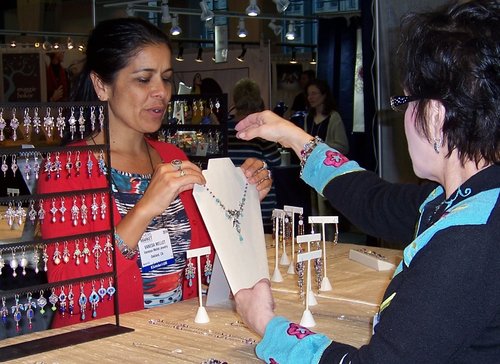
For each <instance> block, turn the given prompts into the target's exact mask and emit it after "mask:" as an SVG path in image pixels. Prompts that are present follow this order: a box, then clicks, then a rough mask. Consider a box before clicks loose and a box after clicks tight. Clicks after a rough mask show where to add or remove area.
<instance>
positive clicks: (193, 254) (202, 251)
mask: <svg viewBox="0 0 500 364" xmlns="http://www.w3.org/2000/svg"><path fill="white" fill-rule="evenodd" d="M211 251H212V249H211V248H210V246H205V247H202V248H197V249H190V250H188V251H187V252H186V258H187V259H189V258H196V273H197V274H196V275H197V276H198V300H199V304H200V306H199V307H198V312H197V313H196V317H195V318H194V322H196V323H198V324H206V323H207V322H210V318H209V317H208V313H207V310H206V309H205V307H203V300H202V293H201V267H200V257H201V256H202V255H208V254H210V253H211Z"/></svg>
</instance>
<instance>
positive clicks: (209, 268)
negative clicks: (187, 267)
mask: <svg viewBox="0 0 500 364" xmlns="http://www.w3.org/2000/svg"><path fill="white" fill-rule="evenodd" d="M212 268H213V267H212V262H211V261H210V255H208V254H207V260H206V262H205V267H204V269H203V271H204V274H205V278H206V280H207V284H208V283H210V277H211V276H212Z"/></svg>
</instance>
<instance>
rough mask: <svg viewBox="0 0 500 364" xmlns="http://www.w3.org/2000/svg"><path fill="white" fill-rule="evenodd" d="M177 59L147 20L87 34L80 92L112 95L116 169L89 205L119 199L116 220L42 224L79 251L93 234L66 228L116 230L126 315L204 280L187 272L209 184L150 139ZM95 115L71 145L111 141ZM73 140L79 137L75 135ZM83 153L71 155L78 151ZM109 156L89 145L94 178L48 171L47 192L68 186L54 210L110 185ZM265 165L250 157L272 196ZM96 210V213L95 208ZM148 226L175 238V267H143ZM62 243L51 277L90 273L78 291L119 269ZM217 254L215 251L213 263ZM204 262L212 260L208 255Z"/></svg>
mask: <svg viewBox="0 0 500 364" xmlns="http://www.w3.org/2000/svg"><path fill="white" fill-rule="evenodd" d="M171 58H172V49H171V44H170V40H169V38H168V37H167V35H165V33H164V32H162V31H161V30H160V29H158V28H157V27H156V26H154V25H153V24H151V23H150V22H148V21H146V20H144V19H141V18H133V17H130V18H117V19H110V20H105V21H102V22H101V23H99V24H98V25H97V26H96V27H95V28H94V30H93V31H92V32H91V34H90V36H89V39H88V42H87V50H86V62H85V65H84V67H83V70H82V72H81V74H80V76H79V79H78V83H77V86H76V88H75V90H74V94H73V100H77V101H79V102H81V101H86V102H97V101H98V100H101V101H106V102H107V107H108V117H109V148H110V161H111V165H109V166H106V171H107V173H109V174H110V176H109V179H110V182H111V191H112V195H111V196H110V197H111V198H109V196H107V194H106V193H102V194H98V195H95V194H94V195H92V194H90V195H83V197H84V198H85V201H86V204H87V206H90V205H91V204H95V203H97V204H101V203H102V202H104V203H106V201H111V206H106V209H105V211H107V213H111V212H113V213H114V214H113V221H114V224H115V226H109V220H108V219H100V218H96V219H90V218H88V219H87V221H86V223H83V222H80V220H76V224H74V222H75V221H74V219H73V218H69V217H68V216H67V217H66V219H65V220H63V219H61V220H62V221H55V222H53V223H50V222H48V223H44V224H42V225H41V233H42V237H43V238H44V239H53V238H58V237H61V236H64V237H65V243H64V244H68V246H71V247H75V248H74V251H75V252H76V251H77V249H76V248H78V249H79V251H83V250H84V248H85V244H88V246H87V248H88V249H90V250H92V249H93V247H94V244H95V242H94V239H90V240H89V241H86V239H77V240H74V241H73V240H71V239H67V236H73V235H79V234H88V233H92V232H99V231H106V230H109V229H114V240H115V247H114V248H115V251H116V252H117V254H116V266H115V269H116V272H117V279H118V282H117V283H118V289H119V295H118V297H119V298H118V300H119V308H120V312H121V313H124V312H129V311H135V310H139V309H143V308H150V307H155V306H159V305H165V304H169V303H174V302H178V301H180V300H183V299H188V298H191V297H195V296H196V295H197V279H193V280H189V279H188V278H187V277H186V275H185V268H186V265H187V263H188V260H187V259H186V251H187V250H188V249H193V248H199V247H203V246H208V245H210V244H211V241H210V238H209V236H208V233H207V231H206V229H205V226H204V224H203V221H202V219H201V216H200V214H199V212H198V209H197V206H196V204H195V202H194V198H193V196H192V191H191V189H192V187H193V185H194V184H195V183H197V184H204V183H205V179H204V177H203V175H202V173H201V170H200V169H199V168H198V167H197V166H196V165H195V164H193V163H191V162H189V161H188V159H187V158H186V156H185V154H184V153H183V152H182V151H181V150H180V149H179V148H177V147H176V146H174V145H171V144H168V143H164V142H160V141H157V140H154V139H152V138H150V137H149V135H151V134H152V133H154V132H156V131H157V130H158V129H159V128H160V127H161V125H162V120H163V117H164V115H165V112H166V109H167V105H168V103H169V101H170V97H171V95H172V83H173V69H172V63H171ZM96 112H97V111H96ZM90 119H91V117H89V116H88V115H87V117H86V118H85V120H86V123H87V125H86V127H85V133H84V135H83V138H82V140H81V141H80V140H79V141H78V142H72V143H70V144H69V145H70V146H72V147H76V148H78V147H84V148H85V147H89V146H92V145H103V144H105V143H106V135H105V131H104V130H100V128H96V130H95V131H92V129H91V125H90ZM68 132H69V131H68ZM65 140H70V137H69V135H68V136H67V137H66V138H65ZM85 150H87V151H88V152H86V151H85ZM75 154H76V152H74V153H73V159H72V162H75V158H77V156H76V155H75ZM102 154H103V152H102V151H99V150H98V149H97V150H93V149H90V148H87V149H84V151H82V152H81V156H80V158H81V161H83V162H82V163H85V165H86V166H87V168H89V167H88V163H89V162H90V163H91V166H94V167H92V168H93V173H92V175H91V176H87V172H82V173H81V174H80V175H77V174H76V172H75V171H74V170H73V175H71V176H70V177H68V178H54V177H52V178H46V177H47V176H45V175H42V176H41V177H40V179H39V181H38V182H39V184H38V192H39V193H56V192H57V193H61V192H62V193H64V192H68V195H64V196H63V197H61V200H60V201H59V197H58V199H57V201H55V199H52V200H50V199H49V200H45V201H44V209H45V210H46V211H50V210H51V208H54V206H55V204H56V202H57V204H58V205H57V206H59V205H62V203H63V202H64V206H67V209H68V210H70V209H71V208H72V206H75V205H76V207H78V206H79V205H83V202H82V196H81V193H82V192H81V191H85V190H89V189H97V188H105V187H106V186H108V182H107V181H108V178H107V176H106V173H103V171H99V170H98V169H97V166H98V165H99V164H100V162H103V163H106V161H105V160H104V156H103V155H102ZM58 157H59V158H60V159H59V161H60V163H61V165H62V166H66V165H67V164H66V163H67V162H68V161H69V160H70V158H71V157H72V156H71V154H68V153H61V155H60V156H58ZM261 167H262V161H259V160H256V159H249V160H247V161H246V162H245V163H244V164H243V166H242V169H243V171H244V173H245V175H246V176H247V177H248V181H249V183H250V184H254V185H256V186H257V190H258V191H259V194H260V197H261V198H264V196H265V195H266V193H267V192H268V191H269V189H270V188H271V180H270V176H269V174H268V173H267V170H266V169H262V168H261ZM82 168H83V167H82ZM91 171H92V170H91ZM74 191H80V194H77V196H76V197H75V196H74V195H73V196H72V195H71V194H69V192H74ZM88 209H89V211H90V207H88ZM61 213H62V212H61ZM66 214H67V215H68V214H69V212H66ZM54 216H55V214H54ZM77 217H78V215H77ZM145 233H151V239H152V241H153V242H158V241H159V240H158V239H159V238H158V237H157V236H158V235H161V236H162V237H164V236H166V235H168V236H169V239H170V244H169V246H168V247H164V248H163V250H162V251H161V252H162V253H163V255H164V256H166V257H168V256H173V259H172V261H170V260H169V261H168V265H161V266H160V267H157V268H155V267H151V268H152V269H151V270H150V271H147V269H143V268H144V267H143V265H142V262H143V260H142V258H143V257H144V254H143V251H141V246H142V247H144V244H142V245H141V241H145V239H146V237H147V236H148V235H149V234H146V235H145ZM97 239H98V240H99V241H98V243H99V244H100V246H101V247H103V246H105V244H106V243H107V242H108V239H109V237H106V236H98V237H97ZM160 240H161V239H160ZM77 244H79V245H77ZM58 249H60V250H58ZM63 249H64V247H63V246H62V245H61V246H60V247H59V246H58V244H48V246H47V254H48V256H49V257H51V261H50V264H49V267H48V271H47V274H48V280H49V282H60V281H64V280H68V279H82V280H83V283H81V285H79V284H74V285H73V286H74V287H73V289H74V291H75V292H74V294H75V296H76V297H78V295H79V294H80V292H83V293H84V294H86V295H89V294H90V292H91V291H94V290H97V289H98V288H99V287H100V286H106V287H107V286H108V281H107V280H106V282H103V281H101V282H87V281H85V278H84V277H88V276H92V275H95V274H98V273H104V272H109V271H110V270H111V269H112V268H111V267H109V266H108V265H107V264H105V263H104V262H102V263H101V265H100V268H99V269H97V268H96V265H95V264H84V263H83V262H80V264H75V263H74V262H71V264H57V262H56V260H57V259H56V258H57V257H58V256H59V255H60V251H61V250H63ZM213 253H214V250H213V249H212V255H211V258H210V259H211V260H212V261H213ZM102 255H103V256H104V252H103V253H102ZM52 258H53V259H52ZM52 260H53V262H52ZM82 260H83V257H82ZM52 263H53V264H52ZM202 264H203V265H204V264H205V257H203V263H202ZM115 283H116V282H115ZM69 289H70V288H69V287H66V291H65V292H64V293H65V294H69V292H68V290H69ZM57 294H60V292H59V291H58V292H57ZM112 303H113V300H103V301H101V302H100V303H99V305H98V307H97V309H96V313H97V316H98V317H104V316H108V315H111V314H113V313H114V311H113V304H112ZM84 307H85V306H84ZM86 307H88V305H87V306H86ZM82 310H84V308H82V305H80V304H78V305H77V304H75V309H74V311H75V312H74V314H73V315H68V314H66V315H64V312H63V313H62V314H56V315H55V318H54V322H53V327H59V326H65V325H69V324H72V323H77V322H80V318H81V314H82V312H81V311H82ZM88 316H90V314H88Z"/></svg>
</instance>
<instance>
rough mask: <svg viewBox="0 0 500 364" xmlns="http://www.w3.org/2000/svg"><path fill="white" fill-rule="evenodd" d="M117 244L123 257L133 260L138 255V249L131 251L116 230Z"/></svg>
mask: <svg viewBox="0 0 500 364" xmlns="http://www.w3.org/2000/svg"><path fill="white" fill-rule="evenodd" d="M114 236H115V242H116V246H117V247H118V250H119V251H120V252H121V253H122V254H123V256H124V257H125V258H127V259H133V258H134V257H135V255H136V254H137V249H130V248H129V247H128V246H127V244H125V242H124V241H123V239H122V238H121V236H120V235H118V233H117V232H116V230H115V234H114Z"/></svg>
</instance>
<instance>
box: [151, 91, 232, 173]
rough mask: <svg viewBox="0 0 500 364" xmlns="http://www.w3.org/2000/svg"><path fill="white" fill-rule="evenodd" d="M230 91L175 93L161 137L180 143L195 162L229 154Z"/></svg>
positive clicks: (198, 162)
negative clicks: (228, 98) (228, 93)
mask: <svg viewBox="0 0 500 364" xmlns="http://www.w3.org/2000/svg"><path fill="white" fill-rule="evenodd" d="M227 117H228V106H227V94H217V95H203V94H202V95H195V94H189V95H173V96H172V99H171V101H170V103H169V105H168V109H167V113H166V115H165V118H164V121H163V125H162V127H161V129H160V130H159V131H158V132H157V133H156V137H157V138H158V140H161V141H165V142H168V143H171V144H174V145H176V146H178V147H179V148H180V149H181V150H183V151H184V153H185V154H186V155H187V157H188V158H189V159H190V160H191V161H192V162H194V163H196V164H198V165H200V167H201V168H206V165H207V162H208V159H210V158H221V157H226V156H227Z"/></svg>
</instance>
